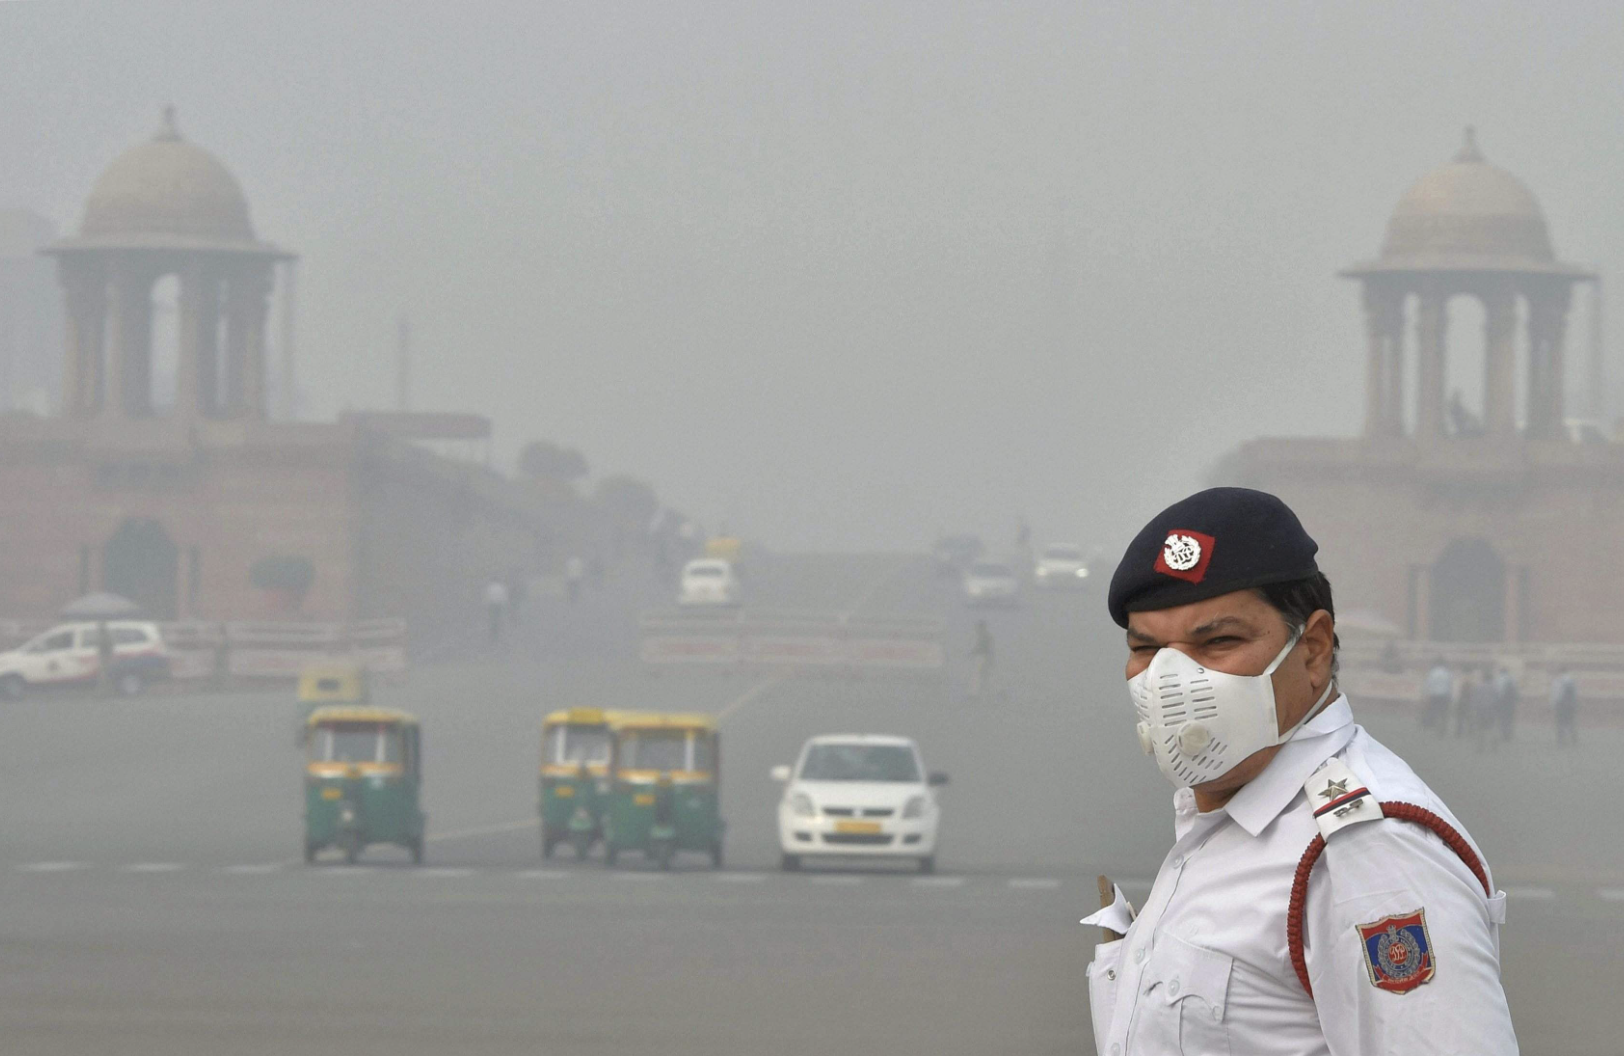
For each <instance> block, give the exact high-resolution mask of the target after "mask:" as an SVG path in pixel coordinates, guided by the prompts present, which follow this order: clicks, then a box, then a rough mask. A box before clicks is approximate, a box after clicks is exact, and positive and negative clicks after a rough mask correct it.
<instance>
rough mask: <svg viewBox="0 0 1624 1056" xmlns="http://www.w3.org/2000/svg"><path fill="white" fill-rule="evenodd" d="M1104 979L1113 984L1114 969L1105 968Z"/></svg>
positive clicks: (1114, 977) (1114, 978)
mask: <svg viewBox="0 0 1624 1056" xmlns="http://www.w3.org/2000/svg"><path fill="white" fill-rule="evenodd" d="M1105 978H1107V979H1109V980H1110V981H1112V982H1115V981H1116V969H1115V968H1107V969H1106V970H1105Z"/></svg>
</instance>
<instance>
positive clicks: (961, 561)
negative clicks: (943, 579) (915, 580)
mask: <svg viewBox="0 0 1624 1056" xmlns="http://www.w3.org/2000/svg"><path fill="white" fill-rule="evenodd" d="M986 551H987V547H986V545H985V544H984V543H982V541H981V540H980V539H977V538H976V537H975V536H973V535H946V536H943V537H942V538H940V539H938V540H936V545H935V546H933V547H931V551H930V552H931V557H932V558H933V559H934V560H935V562H936V574H937V575H939V576H962V575H964V570H965V569H966V568H969V567H970V563H971V562H972V561H974V560H975V559H976V558H978V557H980V556H981V555H982V554H984V553H986Z"/></svg>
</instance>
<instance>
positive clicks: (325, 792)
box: [321, 785, 344, 799]
mask: <svg viewBox="0 0 1624 1056" xmlns="http://www.w3.org/2000/svg"><path fill="white" fill-rule="evenodd" d="M321 798H322V799H343V798H344V790H343V789H342V788H339V787H338V786H336V785H328V786H327V787H326V788H324V789H322V790H321Z"/></svg>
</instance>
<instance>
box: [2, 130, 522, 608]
mask: <svg viewBox="0 0 1624 1056" xmlns="http://www.w3.org/2000/svg"><path fill="white" fill-rule="evenodd" d="M45 252H46V253H47V254H49V255H50V256H52V257H54V258H55V260H56V261H57V265H58V270H59V274H60V278H61V283H62V287H63V293H64V298H65V306H66V317H67V318H66V321H65V322H66V341H65V349H66V351H65V361H64V364H63V371H62V388H63V392H62V397H61V400H60V408H61V409H60V412H59V413H57V414H55V415H53V416H49V417H41V416H37V415H21V414H14V415H9V416H7V417H5V418H3V419H0V489H3V490H4V493H5V494H6V495H7V496H8V500H7V501H6V502H5V503H4V504H0V540H3V542H4V545H3V546H0V614H3V615H5V616H8V617H44V616H48V615H50V614H51V613H53V612H55V610H56V609H57V608H59V607H60V606H61V605H62V604H63V603H64V602H66V601H68V600H69V599H71V598H73V597H74V596H76V595H77V594H80V593H83V592H85V591H88V590H93V589H107V590H112V591H115V592H117V593H120V594H124V595H127V596H129V597H131V598H133V599H135V600H136V601H138V602H140V603H142V604H143V605H144V606H145V607H146V608H147V609H148V610H149V611H150V612H152V613H153V614H154V615H156V616H159V617H166V618H176V617H200V618H210V619H243V618H252V617H256V616H258V617H265V616H269V615H276V614H282V613H284V612H285V611H286V610H287V609H288V608H289V606H290V603H292V602H297V603H298V611H299V614H300V615H301V616H303V617H308V618H318V619H353V618H362V617H369V616H404V617H406V618H407V619H408V620H409V621H412V622H413V623H414V624H415V625H416V627H417V629H418V630H420V631H422V632H424V633H427V632H428V631H430V630H431V629H432V628H434V627H435V626H436V625H443V624H446V623H448V622H453V621H457V620H460V619H462V618H464V617H465V616H467V615H468V613H469V612H470V611H471V610H473V608H474V607H475V606H476V605H477V598H478V589H479V586H480V584H481V583H483V582H484V581H485V580H486V579H488V578H489V577H491V576H494V575H506V574H508V573H509V572H510V571H511V570H512V569H514V568H518V567H524V566H525V565H527V564H528V562H529V561H530V560H531V559H532V557H533V556H534V553H535V549H536V543H537V538H538V533H539V531H540V526H539V521H538V518H537V516H536V511H535V509H534V508H533V506H532V504H531V503H530V502H529V501H528V497H527V496H526V495H525V494H523V493H521V492H519V491H518V490H517V489H516V488H515V487H514V486H513V485H512V484H511V483H510V482H508V481H506V480H505V479H503V478H501V477H499V476H497V475H496V474H494V473H492V472H491V471H489V470H488V469H486V468H485V467H484V466H481V465H477V464H473V463H466V462H457V461H453V460H450V459H446V458H443V457H439V456H437V455H435V454H433V453H431V452H429V451H426V450H423V449H421V448H419V447H416V446H413V445H412V444H411V443H409V442H407V441H405V440H402V439H401V438H400V436H399V430H398V429H397V430H393V431H385V430H380V429H374V428H369V426H368V424H367V419H366V417H365V416H351V417H347V418H346V419H345V420H343V421H340V422H329V423H312V422H292V421H273V420H271V417H270V416H269V414H268V413H267V393H266V382H267V362H266V360H267V350H266V331H267V307H268V297H269V295H270V293H271V290H272V283H273V280H274V276H275V269H274V265H275V263H276V262H277V261H279V260H283V259H286V258H287V257H288V256H289V254H288V253H287V252H286V251H284V250H282V249H280V248H278V247H276V246H274V245H272V244H270V243H267V242H264V241H261V240H260V239H259V238H258V237H257V236H256V234H255V232H254V229H253V226H252V224H251V222H250V218H249V211H248V205H247V202H246V201H245V200H244V198H243V195H242V191H241V188H240V187H239V185H238V183H237V181H236V179H235V178H234V177H233V176H232V175H231V173H230V172H229V171H227V170H226V168H225V167H224V166H223V165H221V164H220V162H219V161H217V160H216V159H215V158H214V157H213V156H212V155H210V154H209V153H208V152H206V151H204V150H202V149H201V148H199V147H197V146H195V145H193V144H191V143H189V142H187V141H186V140H185V139H183V138H182V137H181V136H180V134H179V133H178V132H177V131H176V129H175V125H174V121H173V115H172V114H170V115H167V116H166V119H165V121H164V123H163V126H162V127H161V128H160V130H159V131H158V133H157V135H156V136H155V137H154V138H153V139H151V140H150V141H148V142H146V143H142V144H140V145H138V146H136V147H134V148H133V149H131V150H129V151H128V152H126V153H125V154H123V155H122V156H120V157H119V158H117V159H115V160H114V161H113V163H112V164H111V165H109V166H108V167H107V169H106V171H105V172H103V173H102V175H101V177H100V178H99V179H98V180H97V181H96V184H95V186H94V188H93V190H92V191H91V194H90V198H89V200H88V202H87V204H86V207H85V214H84V220H83V223H82V225H81V227H80V229H79V232H78V234H76V235H74V236H72V237H69V238H64V239H61V240H59V241H57V242H55V243H54V244H52V245H51V246H49V247H48V248H47V249H46V250H45ZM165 298H168V299H167V300H165ZM160 329H162V330H164V331H165V336H166V337H167V338H168V347H167V349H166V348H164V347H161V346H163V344H164V343H163V342H161V341H156V340H155V334H157V333H158V332H159V330H160ZM273 558H274V559H277V560H279V561H281V562H282V563H283V564H284V565H285V564H287V563H288V562H289V561H292V562H293V563H296V564H307V565H308V566H309V567H312V568H313V569H314V572H315V575H314V578H313V581H312V582H311V583H310V586H309V589H308V592H306V593H304V594H303V596H302V598H298V597H290V592H289V591H286V590H267V589H265V587H264V585H263V583H261V584H260V585H256V584H255V582H254V579H253V577H252V576H251V570H252V569H253V568H254V567H255V565H256V564H257V563H258V564H262V563H263V562H264V561H265V559H273ZM273 563H274V562H273Z"/></svg>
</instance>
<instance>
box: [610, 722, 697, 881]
mask: <svg viewBox="0 0 1624 1056" xmlns="http://www.w3.org/2000/svg"><path fill="white" fill-rule="evenodd" d="M609 728H610V732H611V733H612V735H613V749H612V755H611V769H612V772H613V779H612V781H611V783H610V788H609V798H608V803H607V804H606V806H605V808H604V814H603V846H604V857H605V859H606V860H607V861H608V863H609V864H610V865H614V864H615V859H616V858H617V857H618V856H619V854H620V852H622V851H640V852H642V854H643V856H644V857H645V858H647V859H649V860H651V861H654V862H658V863H659V865H660V868H662V869H668V868H670V866H671V859H672V858H673V857H674V856H675V855H676V854H677V853H678V852H679V851H699V852H702V853H705V854H709V855H710V859H711V864H712V865H713V866H715V867H716V868H718V869H719V868H721V866H722V837H723V830H724V825H723V823H722V817H721V805H720V799H719V794H720V790H721V784H720V782H721V773H722V758H721V747H722V746H721V735H720V734H719V733H718V732H717V730H716V720H715V719H713V718H711V717H710V716H709V715H665V714H655V713H642V712H639V713H617V714H615V715H613V716H611V721H610V724H609Z"/></svg>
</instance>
